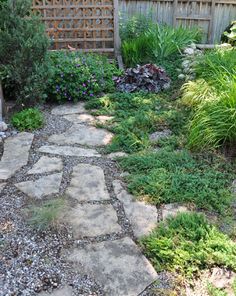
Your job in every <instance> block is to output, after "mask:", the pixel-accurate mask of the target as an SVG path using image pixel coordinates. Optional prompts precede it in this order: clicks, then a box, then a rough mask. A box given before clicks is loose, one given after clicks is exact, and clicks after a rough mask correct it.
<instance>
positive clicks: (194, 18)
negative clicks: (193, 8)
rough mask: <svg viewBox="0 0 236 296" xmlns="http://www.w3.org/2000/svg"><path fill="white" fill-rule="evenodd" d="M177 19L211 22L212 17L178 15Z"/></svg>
mask: <svg viewBox="0 0 236 296" xmlns="http://www.w3.org/2000/svg"><path fill="white" fill-rule="evenodd" d="M176 19H181V20H198V21H210V20H211V17H210V16H208V17H202V16H200V15H197V16H184V15H178V16H176Z"/></svg>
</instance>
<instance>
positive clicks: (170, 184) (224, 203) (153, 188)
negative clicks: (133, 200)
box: [120, 148, 235, 214]
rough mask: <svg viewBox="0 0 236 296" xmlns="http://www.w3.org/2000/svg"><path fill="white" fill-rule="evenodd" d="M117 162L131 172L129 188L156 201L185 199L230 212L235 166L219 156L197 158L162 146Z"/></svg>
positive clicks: (138, 194) (224, 212)
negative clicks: (157, 149) (231, 187)
mask: <svg viewBox="0 0 236 296" xmlns="http://www.w3.org/2000/svg"><path fill="white" fill-rule="evenodd" d="M120 165H121V167H122V168H123V169H124V170H125V171H128V172H129V173H130V175H129V176H128V177H127V181H128V189H129V191H130V192H131V193H133V194H134V195H136V196H138V197H140V198H142V197H145V198H148V199H149V200H150V201H151V202H152V203H155V204H156V205H160V204H162V203H173V202H181V203H183V202H187V203H194V204H195V205H196V206H197V207H198V208H200V209H207V210H213V211H216V212H218V213H221V214H226V213H227V212H229V213H230V203H231V201H232V198H233V197H232V194H231V191H230V186H231V184H232V181H233V180H234V177H235V174H234V172H233V170H234V166H233V165H232V167H231V165H230V164H229V165H227V164H226V161H224V160H222V159H220V158H218V157H215V158H214V157H213V156H212V158H209V159H204V158H203V157H200V158H199V159H198V158H195V157H193V156H192V155H191V154H190V153H189V152H187V151H185V150H182V151H172V150H168V149H164V148H163V149H160V150H159V151H156V152H155V153H152V152H149V153H147V152H142V153H137V154H133V155H130V156H128V157H126V158H124V159H121V160H120Z"/></svg>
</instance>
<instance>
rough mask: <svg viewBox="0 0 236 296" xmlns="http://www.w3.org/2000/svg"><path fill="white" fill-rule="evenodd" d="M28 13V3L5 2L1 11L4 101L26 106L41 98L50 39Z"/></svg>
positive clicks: (0, 70) (0, 62) (0, 66)
mask: <svg viewBox="0 0 236 296" xmlns="http://www.w3.org/2000/svg"><path fill="white" fill-rule="evenodd" d="M30 12H31V1H30V0H19V1H14V0H8V1H6V2H4V3H3V4H2V5H1V9H0V80H2V83H3V88H4V93H5V97H6V98H11V99H15V100H18V101H23V102H24V104H28V105H29V104H32V103H35V102H36V101H38V100H40V99H43V98H44V90H45V84H46V81H47V79H48V76H49V68H48V63H47V49H48V46H49V39H48V37H47V35H46V33H45V30H44V26H43V25H42V22H41V21H40V19H39V18H38V17H37V16H34V15H32V14H31V13H30Z"/></svg>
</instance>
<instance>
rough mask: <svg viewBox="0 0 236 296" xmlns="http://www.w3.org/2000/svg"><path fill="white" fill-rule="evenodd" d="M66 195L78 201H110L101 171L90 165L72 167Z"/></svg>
mask: <svg viewBox="0 0 236 296" xmlns="http://www.w3.org/2000/svg"><path fill="white" fill-rule="evenodd" d="M66 193H67V194H68V195H69V196H71V197H72V198H75V199H77V200H78V201H92V200H94V201H95V200H107V199H110V196H109V193H108V191H107V188H106V184H105V177H104V173H103V170H102V169H101V168H100V167H98V166H94V165H91V164H78V165H77V166H75V167H74V169H73V173H72V179H71V183H70V186H69V187H68V189H67V191H66Z"/></svg>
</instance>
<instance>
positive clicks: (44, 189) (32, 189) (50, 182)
mask: <svg viewBox="0 0 236 296" xmlns="http://www.w3.org/2000/svg"><path fill="white" fill-rule="evenodd" d="M61 180H62V173H57V174H52V175H49V176H45V177H41V178H39V179H37V180H35V181H25V182H20V183H16V184H15V186H16V187H17V188H18V189H19V190H21V191H22V192H24V193H25V194H27V195H28V196H30V197H34V198H42V197H43V196H46V195H50V194H55V193H58V192H59V189H60V184H61Z"/></svg>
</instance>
